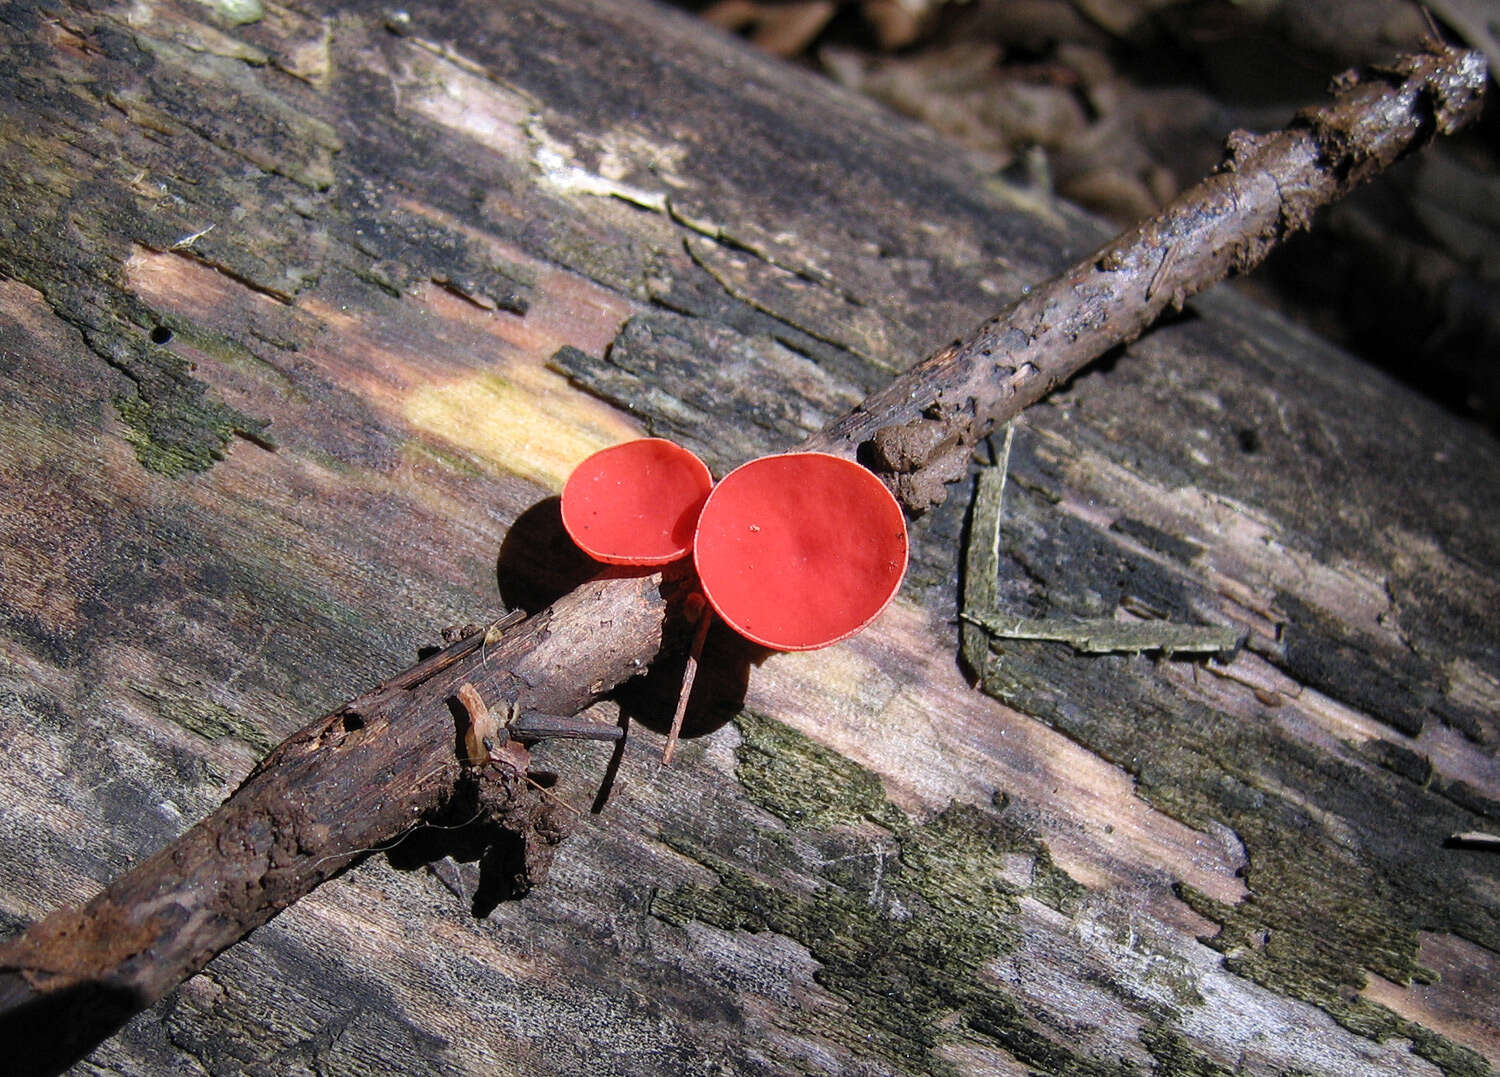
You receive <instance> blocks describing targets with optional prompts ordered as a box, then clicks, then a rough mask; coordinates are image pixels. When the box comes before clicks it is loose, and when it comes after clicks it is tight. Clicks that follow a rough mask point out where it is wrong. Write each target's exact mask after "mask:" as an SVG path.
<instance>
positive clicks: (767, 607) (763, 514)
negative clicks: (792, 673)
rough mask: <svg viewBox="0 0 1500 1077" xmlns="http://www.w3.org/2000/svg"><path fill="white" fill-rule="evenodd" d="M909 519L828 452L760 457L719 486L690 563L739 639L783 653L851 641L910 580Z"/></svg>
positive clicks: (874, 481)
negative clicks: (905, 577) (907, 574)
mask: <svg viewBox="0 0 1500 1077" xmlns="http://www.w3.org/2000/svg"><path fill="white" fill-rule="evenodd" d="M906 553H907V547H906V518H905V517H904V516H903V515H902V512H901V506H900V505H898V504H897V503H896V499H895V498H894V497H892V496H891V493H890V491H889V490H887V489H886V488H885V484H884V483H882V482H881V481H880V480H879V479H878V478H876V477H875V476H874V475H873V474H872V473H870V472H869V471H867V470H866V469H865V468H863V467H861V466H859V465H858V464H856V463H854V462H853V461H852V460H845V459H843V458H841V457H837V456H829V455H827V454H825V453H786V454H784V455H782V456H763V457H761V458H760V459H758V460H752V461H750V462H749V463H748V464H744V465H741V466H740V467H738V468H736V469H735V470H734V471H731V472H730V473H729V474H728V475H726V476H725V477H724V479H723V481H721V482H720V483H719V485H718V486H716V487H714V490H713V493H711V494H710V495H709V497H708V501H707V502H706V503H705V504H704V506H703V511H702V513H701V514H700V515H699V516H698V533H697V535H696V536H695V538H694V540H693V560H694V562H695V563H696V565H697V569H698V580H699V583H700V584H701V586H702V588H703V593H704V595H705V596H706V597H707V598H708V601H709V603H710V604H711V605H712V606H713V608H714V610H715V612H717V613H718V615H719V616H720V617H722V618H723V619H724V621H725V622H726V623H727V624H728V625H729V626H730V627H731V628H733V629H734V630H735V631H736V632H738V633H740V635H742V636H745V637H746V638H748V639H750V640H752V641H754V642H756V643H759V644H762V645H763V646H766V647H770V648H773V649H774V650H778V651H807V650H812V649H814V648H816V647H826V646H828V645H829V644H832V643H837V642H839V641H840V640H843V639H847V638H848V637H850V636H852V635H854V633H856V632H858V631H859V630H860V629H861V628H864V627H865V625H867V624H869V623H870V622H871V621H872V620H874V619H875V617H876V615H877V614H879V613H880V611H881V610H883V609H885V607H886V605H887V604H888V603H889V602H890V600H891V599H892V598H893V597H894V596H895V594H896V589H897V588H898V587H900V585H901V577H902V576H903V575H904V574H905V572H906Z"/></svg>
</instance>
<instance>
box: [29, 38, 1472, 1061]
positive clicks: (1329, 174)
mask: <svg viewBox="0 0 1500 1077" xmlns="http://www.w3.org/2000/svg"><path fill="white" fill-rule="evenodd" d="M1484 80H1485V65H1484V62H1483V60H1482V58H1481V57H1480V56H1479V55H1478V54H1475V53H1468V52H1455V51H1451V50H1442V51H1433V52H1430V53H1426V54H1423V55H1418V56H1413V57H1408V58H1404V59H1402V60H1401V61H1399V62H1398V63H1397V64H1395V65H1393V66H1392V67H1390V68H1388V69H1384V70H1380V71H1375V72H1371V73H1368V74H1365V75H1362V76H1359V77H1355V76H1345V77H1344V78H1343V79H1341V80H1340V84H1339V86H1338V87H1337V90H1338V93H1337V96H1336V99H1335V101H1334V102H1333V103H1332V104H1330V105H1328V106H1326V107H1323V108H1320V109H1316V110H1311V111H1308V112H1306V113H1304V114H1302V115H1300V116H1298V117H1297V119H1296V120H1295V121H1294V123H1293V124H1292V125H1291V126H1290V127H1288V128H1287V129H1286V130H1283V131H1281V132H1278V133H1275V134H1272V135H1269V136H1265V137H1259V138H1257V137H1254V136H1251V135H1248V134H1245V133H1237V134H1235V135H1233V136H1231V138H1230V148H1229V155H1228V158H1227V160H1226V162H1225V164H1224V166H1223V168H1222V170H1221V171H1220V172H1218V173H1216V174H1215V175H1213V176H1211V177H1209V178H1208V179H1206V180H1205V181H1204V182H1202V183H1201V184H1199V185H1198V186H1197V187H1195V188H1193V189H1192V190H1190V191H1188V192H1186V193H1185V194H1184V195H1183V196H1182V197H1181V198H1179V199H1178V200H1177V201H1176V202H1174V203H1173V204H1172V205H1171V206H1169V207H1167V209H1166V210H1164V211H1163V212H1162V213H1161V214H1160V215H1158V216H1157V217H1155V218H1152V219H1151V220H1149V221H1146V222H1145V223H1143V224H1142V225H1140V226H1138V227H1137V228H1135V229H1133V230H1131V231H1129V232H1127V233H1125V234H1123V235H1122V236H1120V237H1119V238H1118V239H1116V240H1115V241H1114V242H1112V243H1110V244H1109V245H1108V246H1106V247H1105V248H1104V249H1103V250H1101V251H1099V252H1097V253H1096V254H1094V255H1091V256H1090V257H1089V258H1087V259H1085V260H1084V261H1082V262H1080V263H1079V264H1078V265H1076V266H1075V267H1073V268H1072V269H1070V270H1069V271H1067V272H1066V273H1064V274H1062V275H1060V276H1059V277H1057V278H1055V279H1054V280H1052V281H1050V282H1048V283H1046V284H1044V285H1041V286H1039V287H1037V288H1036V289H1034V290H1032V291H1031V292H1030V293H1029V294H1028V295H1026V296H1024V297H1023V298H1021V299H1020V300H1019V301H1017V302H1016V303H1015V304H1013V305H1012V306H1011V307H1009V308H1008V309H1007V310H1005V311H1004V312H1002V313H1001V314H1000V315H998V316H996V317H995V318H993V319H991V320H990V321H988V322H986V323H984V324H983V325H981V326H979V327H978V328H977V329H976V330H975V331H974V332H973V333H971V334H970V335H968V336H967V337H965V338H963V339H961V340H958V341H956V342H954V343H953V344H951V345H949V346H948V347H946V348H943V349H942V350H940V351H939V352H937V353H936V354H934V355H933V356H931V357H929V358H928V359H926V360H924V361H922V362H921V363H919V364H917V365H916V366H915V367H913V368H912V369H911V370H910V371H908V372H907V373H906V374H904V375H903V376H901V377H900V378H898V379H896V380H895V381H893V382H892V383H891V384H890V385H889V386H888V387H887V388H885V389H884V390H881V391H880V392H878V393H876V394H874V395H872V396H871V397H869V398H868V399H867V400H866V401H865V402H864V403H863V404H861V405H860V406H859V407H858V408H856V409H855V410H854V411H853V412H851V413H850V414H849V415H847V416H845V417H844V418H842V419H840V420H839V421H837V422H836V423H834V424H832V425H831V426H829V427H828V428H827V429H826V430H825V431H824V432H822V433H820V434H817V435H815V436H813V437H812V438H809V439H808V440H807V441H806V442H804V443H803V445H802V446H801V447H802V448H804V449H816V450H821V451H827V452H834V453H838V454H842V455H846V456H856V457H857V458H859V459H860V460H861V461H862V462H864V463H866V464H867V465H869V466H870V467H872V468H873V469H874V470H875V471H876V472H877V473H879V474H881V475H882V477H884V478H885V479H886V481H887V482H888V483H889V484H890V485H891V486H892V488H893V489H894V490H895V491H896V492H897V495H898V497H899V498H900V499H901V501H902V502H903V504H904V505H905V506H906V508H907V509H908V511H909V512H911V513H912V514H914V515H915V514H918V513H920V512H922V511H923V510H924V509H926V508H927V507H929V506H930V505H932V504H934V503H936V502H937V501H939V500H940V499H941V498H942V496H943V492H944V486H945V484H946V483H948V482H951V481H954V480H956V479H958V478H960V477H962V475H963V474H964V472H965V469H966V467H967V462H968V459H969V456H970V453H971V450H972V448H973V446H974V445H975V443H976V442H977V441H978V440H979V439H981V438H982V437H984V436H985V435H986V434H987V433H988V432H989V431H990V430H991V429H992V428H993V427H994V426H995V425H996V424H998V423H1002V422H1004V421H1006V420H1008V419H1009V418H1011V417H1012V416H1014V415H1015V414H1017V413H1018V412H1019V411H1020V410H1021V409H1022V408H1024V407H1026V406H1027V405H1028V404H1031V403H1033V402H1035V401H1037V400H1039V399H1041V398H1042V397H1043V396H1044V395H1045V394H1046V393H1047V392H1048V391H1050V390H1051V389H1052V388H1053V387H1055V386H1056V385H1058V384H1060V383H1061V382H1063V381H1065V380H1066V379H1067V378H1069V377H1071V376H1072V375H1073V374H1074V373H1076V372H1077V371H1078V370H1079V369H1080V368H1081V367H1083V366H1084V365H1085V364H1087V363H1088V362H1090V361H1091V360H1092V359H1094V358H1096V357H1097V356H1099V355H1101V354H1103V353H1104V352H1106V351H1107V350H1109V349H1110V348H1112V347H1114V346H1116V345H1118V344H1120V343H1121V342H1125V341H1129V340H1132V339H1134V338H1135V337H1137V336H1138V335H1139V334H1140V333H1141V332H1143V331H1144V330H1145V329H1146V328H1147V327H1148V326H1149V325H1150V324H1151V323H1152V322H1153V321H1154V320H1155V319H1156V318H1157V317H1158V316H1159V315H1160V314H1161V313H1162V312H1163V311H1164V310H1166V309H1168V308H1176V307H1180V306H1181V304H1182V303H1183V301H1184V300H1185V299H1186V298H1187V297H1188V296H1190V295H1192V294H1194V293H1196V292H1197V291H1200V290H1201V289H1203V288H1205V287H1207V286H1209V285H1211V284H1212V283H1214V282H1215V281H1217V280H1220V279H1222V278H1223V277H1225V276H1227V275H1229V274H1232V273H1239V272H1244V271H1246V270H1248V269H1250V268H1252V267H1253V266H1254V265H1256V264H1257V263H1258V262H1259V261H1260V260H1261V259H1263V258H1264V257H1265V255H1266V254H1267V253H1268V252H1269V250H1270V249H1271V248H1272V247H1273V246H1274V245H1275V243H1276V242H1277V241H1279V240H1280V239H1281V238H1282V237H1284V236H1286V235H1288V234H1289V233H1291V232H1294V231H1296V230H1298V229H1300V228H1304V227H1306V226H1307V224H1308V222H1309V219H1310V217H1311V215H1312V213H1313V211H1314V210H1315V209H1316V208H1317V207H1318V206H1320V205H1323V204H1326V203H1327V202H1330V201H1332V200H1334V199H1336V198H1338V197H1340V196H1342V195H1343V194H1344V193H1346V192H1347V191H1348V190H1350V189H1351V188H1352V187H1354V186H1355V185H1357V184H1358V183H1360V182H1362V181H1364V180H1366V179H1368V178H1369V177H1370V176H1372V175H1374V174H1375V173H1377V172H1378V171H1380V170H1381V169H1383V168H1385V167H1386V166H1388V165H1390V164H1391V163H1393V162H1394V161H1395V160H1396V159H1398V158H1399V157H1401V156H1402V155H1403V154H1405V153H1407V152H1409V151H1410V150H1412V149H1414V148H1416V147H1418V146H1420V145H1422V144H1423V143H1424V142H1425V141H1426V140H1427V139H1429V138H1431V137H1433V136H1435V135H1437V134H1443V133H1448V132H1451V131H1452V130H1454V129H1456V128H1457V127H1458V126H1460V125H1461V124H1462V123H1463V122H1464V121H1465V120H1466V119H1467V118H1469V117H1470V116H1471V115H1473V114H1474V112H1475V111H1476V106H1477V103H1478V100H1479V97H1480V94H1481V92H1482V89H1483V85H1484ZM690 590H691V580H690V579H689V578H688V577H686V576H685V575H684V572H683V570H681V569H675V570H672V571H669V572H666V573H661V572H658V573H651V574H618V573H607V574H605V575H604V576H601V577H599V578H597V579H595V580H593V581H592V582H590V583H588V584H586V585H584V586H583V587H581V588H579V589H577V590H575V591H574V592H572V593H571V594H569V595H567V596H566V597H564V598H562V599H561V600H560V601H558V602H557V603H555V604H554V605H553V606H552V607H551V608H549V609H547V610H546V611H544V612H542V613H540V614H538V615H536V616H534V617H532V618H530V619H529V620H528V621H526V622H525V623H523V624H521V625H520V626H519V627H517V628H516V629H514V630H513V631H511V632H508V633H505V634H503V635H500V636H499V637H498V638H491V637H490V635H489V634H485V633H480V634H478V635H477V636H471V637H469V638H467V639H465V640H461V641H459V642H458V643H455V644H453V645H452V646H451V647H449V648H448V649H446V650H445V651H443V652H440V654H439V655H438V656H437V657H436V658H434V659H431V660H429V661H428V662H426V663H423V664H422V665H420V666H418V667H415V668H414V669H413V670H410V671H408V672H407V673H405V674H402V675H400V676H398V677H396V678H393V679H392V680H390V681H387V682H385V683H384V684H382V685H380V686H378V687H377V688H376V689H374V690H372V691H371V692H368V693H366V694H365V695H362V696H360V697H359V698H357V699H355V700H353V701H351V702H350V703H348V704H347V705H345V706H344V707H342V708H340V709H339V710H338V711H337V712H335V713H333V714H331V715H328V716H326V717H324V718H322V719H320V720H318V721H317V722H315V723H313V724H312V725H310V726H308V727H306V728H305V729H303V730H301V731H300V732H298V733H296V734H294V735H293V736H292V737H290V738H288V739H287V740H286V741H284V742H283V743H282V744H281V745H280V746H279V747H277V748H276V749H275V750H274V751H273V752H272V753H271V754H270V755H269V756H268V757H267V758H266V759H265V760H264V761H263V762H262V763H261V764H260V765H259V766H258V767H256V769H255V770H254V771H253V772H252V773H251V775H250V776H249V777H248V778H247V779H246V780H245V782H244V783H243V784H242V785H241V786H240V788H239V789H238V790H237V791H236V792H235V793H234V795H233V796H232V797H231V798H230V799H229V800H228V801H227V802H226V803H225V804H224V805H223V806H222V807H221V808H219V810H218V811H216V812H215V813H214V814H213V815H211V816H209V817H208V818H207V819H205V820H203V821H202V822H200V823H199V824H198V825H196V826H195V827H193V828H192V829H190V830H189V831H188V832H187V833H185V834H184V835H183V836H182V837H181V838H179V839H178V840H177V841H176V842H174V843H173V844H171V845H170V846H168V847H167V848H165V849H163V850H162V851H161V852H159V853H157V854H156V855H155V856H153V857H151V858H150V859H148V860H146V861H144V862H143V863H141V864H140V865H138V866H137V867H136V868H135V869H134V870H132V871H131V872H129V873H128V874H126V875H124V876H122V877H121V878H119V879H117V880H115V881H114V882H113V883H111V884H110V886H109V887H107V888H106V889H105V890H104V892H103V893H101V894H99V895H98V896H97V897H95V898H94V899H93V900H92V901H90V902H88V903H87V904H86V905H84V906H82V907H76V908H65V909H60V910H58V911H56V912H54V913H52V914H51V915H50V916H48V917H46V918H45V919H43V920H41V921H39V922H37V923H36V924H34V925H32V927H31V928H30V929H29V930H27V931H26V932H25V933H24V934H22V935H21V936H19V937H18V938H16V939H13V940H10V941H9V942H6V943H5V944H3V945H0V1028H3V1032H0V1041H8V1042H10V1043H18V1042H22V1041H23V1040H24V1041H33V1040H34V1037H33V1036H32V1032H33V1031H34V1029H35V1028H38V1027H43V1028H50V1029H53V1030H57V1031H56V1032H55V1039H53V1040H52V1041H51V1042H49V1043H48V1045H47V1051H46V1053H45V1054H44V1055H38V1056H37V1057H36V1059H35V1062H34V1066H33V1069H34V1071H37V1072H47V1071H53V1070H56V1069H59V1068H61V1067H63V1066H66V1065H67V1064H69V1063H70V1062H71V1061H73V1060H76V1059H77V1058H79V1057H81V1056H82V1055H83V1054H85V1053H86V1052H87V1051H88V1050H89V1049H90V1048H91V1047H92V1046H93V1045H95V1044H96V1043H97V1042H99V1040H100V1039H102V1038H103V1037H105V1036H107V1035H109V1034H110V1033H111V1032H112V1031H113V1030H114V1029H115V1028H118V1027H119V1025H120V1024H121V1023H123V1021H124V1020H125V1019H126V1018H128V1017H129V1016H130V1015H131V1014H133V1013H135V1012H138V1011H139V1010H141V1009H143V1008H145V1007H147V1006H150V1005H152V1004H153V1003H154V1002H155V1001H157V1000H158V999H160V998H161V997H162V996H163V995H164V994H166V993H167V992H168V991H170V990H171V989H172V988H173V987H174V986H176V985H177V984H178V983H180V982H181V981H182V980H184V979H185V978H187V977H188V976H190V975H192V974H193V973H194V972H196V971H197V970H198V969H200V968H202V967H203V965H204V964H206V963H207V962H208V961H209V960H210V959H211V958H212V957H213V956H214V955H215V954H217V953H219V952H220V951H222V950H223V949H225V948H226V947H228V946H231V945H233V944H234V943H235V942H237V941H238V940H239V939H241V938H243V937H244V936H245V935H246V934H248V933H249V932H250V931H252V930H254V928H256V927H258V926H259V925H261V924H263V923H265V922H266V921H267V920H269V919H270V918H272V917H273V916H275V915H276V913H277V912H279V911H280V910H282V909H284V908H286V907H287V906H288V905H290V904H291V903H293V902H295V901H296V900H298V899H299V898H300V897H302V896H303V895H305V894H307V893H309V892H310V891H311V890H312V889H313V888H315V887H316V886H318V885H319V884H320V883H322V882H323V881H324V880H326V879H328V878H329V877H331V876H332V875H334V874H336V873H337V872H338V871H340V870H342V869H343V868H344V867H346V866H347V865H348V864H350V863H351V862H353V861H354V860H356V859H357V858H358V857H359V856H361V855H362V854H363V853H364V852H365V851H366V850H369V849H371V848H375V847H379V846H383V845H386V844H388V843H389V842H391V841H392V840H394V839H397V838H399V837H400V836H401V835H402V834H404V833H405V832H406V831H407V830H409V829H410V828H411V827H412V826H413V824H415V823H417V822H419V821H421V820H423V819H428V818H432V817H434V816H435V815H437V814H438V813H440V812H443V811H445V810H451V809H452V807H453V806H454V805H455V803H463V804H466V805H473V806H474V807H475V810H476V811H478V812H481V813H483V814H484V815H485V816H486V817H487V818H489V819H491V820H492V821H494V822H495V823H496V824H497V825H500V826H502V827H504V828H506V829H509V830H511V831H512V832H513V833H515V834H517V835H519V836H520V838H521V840H522V843H523V845H524V847H525V848H526V850H527V857H526V859H527V864H526V865H525V867H524V868H523V870H529V871H530V872H531V873H532V876H533V877H535V876H538V875H539V874H540V873H541V872H542V871H543V870H544V869H545V864H546V861H547V859H548V857H549V855H550V849H551V847H552V846H553V845H554V844H555V843H556V842H557V841H558V840H560V836H561V834H562V833H563V831H564V828H563V827H562V825H561V824H560V821H559V820H558V819H557V818H556V816H555V814H554V813H553V812H552V811H550V809H549V807H548V804H547V803H546V801H545V798H544V797H542V796H541V795H540V794H539V792H538V791H537V790H536V789H535V788H533V787H532V786H531V785H530V784H528V782H527V781H526V780H525V777H526V776H525V774H524V757H519V756H505V757H502V758H498V759H497V760H496V761H494V762H491V761H487V760H486V761H481V762H480V763H478V764H476V763H474V762H472V761H471V760H472V759H473V756H472V753H467V752H466V751H465V733H466V729H465V727H464V721H465V719H464V713H465V709H464V707H462V706H455V703H454V701H455V700H456V699H457V698H458V697H459V695H460V690H461V689H462V688H464V686H466V685H468V686H472V691H473V692H477V694H478V699H480V700H482V701H483V702H484V703H485V704H486V705H488V706H490V707H499V706H501V705H505V706H508V707H509V708H511V710H512V713H514V712H515V711H516V710H523V711H524V710H530V711H538V712H544V713H549V714H572V713H576V712H577V711H578V710H580V709H581V708H583V707H584V706H586V705H588V704H589V703H590V702H592V701H593V700H595V699H598V698H599V697H600V696H601V695H603V694H604V693H606V692H608V691H610V690H611V689H613V688H614V687H616V686H617V685H619V684H621V683H622V682H624V681H626V680H627V679H629V678H631V677H633V676H635V675H636V674H638V673H640V672H642V671H643V670H644V669H645V668H647V667H648V666H649V665H650V664H651V663H652V662H653V661H654V660H655V659H656V658H657V657H658V656H659V655H661V654H663V653H670V652H674V651H677V650H680V649H681V648H682V647H683V646H684V645H685V642H686V638H687V636H688V635H689V634H690V625H689V623H688V618H687V617H686V616H685V614H684V612H683V610H682V608H681V603H682V600H683V599H684V598H685V597H686V595H687V594H688V593H689V592H690ZM465 698H466V699H471V698H473V697H472V694H471V693H468V692H466V693H465ZM471 717H472V716H471Z"/></svg>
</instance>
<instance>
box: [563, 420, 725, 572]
mask: <svg viewBox="0 0 1500 1077" xmlns="http://www.w3.org/2000/svg"><path fill="white" fill-rule="evenodd" d="M712 488H713V477H712V476H710V475H709V473H708V467H707V466H706V465H705V464H704V463H703V461H702V460H699V459H698V458H697V457H696V456H694V455H693V454H692V453H691V452H689V451H688V450H687V449H684V448H683V447H682V446H681V445H677V444H675V443H673V442H670V441H667V440H666V439H664V438H642V439H640V440H638V441H627V442H625V443H624V444H623V445H615V446H613V447H612V448H608V449H601V450H600V451H599V452H596V453H594V455H593V456H590V457H589V458H588V459H587V460H585V461H584V462H583V463H581V464H579V465H578V466H577V467H576V468H574V469H573V473H572V474H571V475H569V476H568V481H567V484H566V485H564V486H563V492H562V522H563V527H564V528H566V529H567V532H568V534H569V536H571V537H572V539H573V541H574V542H576V543H577V544H578V547H579V549H581V550H583V552H584V553H586V554H588V555H589V556H590V557H592V558H594V560H596V561H604V562H607V563H609V564H613V565H664V564H667V563H668V562H669V561H676V560H677V559H678V558H681V557H686V556H687V554H688V551H689V550H690V549H691V548H692V544H693V528H694V526H695V525H696V524H697V522H698V512H699V510H700V509H701V508H702V507H703V502H704V499H705V498H707V497H708V492H709V490H710V489H712Z"/></svg>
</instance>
